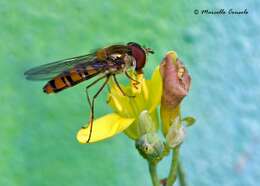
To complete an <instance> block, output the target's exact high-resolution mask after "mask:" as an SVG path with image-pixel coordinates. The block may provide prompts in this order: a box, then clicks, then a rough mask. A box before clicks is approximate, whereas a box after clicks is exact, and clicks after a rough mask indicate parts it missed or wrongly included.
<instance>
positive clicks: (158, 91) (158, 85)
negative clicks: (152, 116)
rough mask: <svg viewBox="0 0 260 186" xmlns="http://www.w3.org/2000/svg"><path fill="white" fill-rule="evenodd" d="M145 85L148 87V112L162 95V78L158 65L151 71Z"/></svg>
mask: <svg viewBox="0 0 260 186" xmlns="http://www.w3.org/2000/svg"><path fill="white" fill-rule="evenodd" d="M147 86H148V87H149V90H148V91H149V105H148V108H149V112H150V113H151V112H153V111H154V110H155V108H156V107H157V106H158V105H159V104H160V102H161V96H162V78H161V74H160V68H159V66H158V67H156V69H155V71H154V72H153V75H152V79H151V80H148V81H147Z"/></svg>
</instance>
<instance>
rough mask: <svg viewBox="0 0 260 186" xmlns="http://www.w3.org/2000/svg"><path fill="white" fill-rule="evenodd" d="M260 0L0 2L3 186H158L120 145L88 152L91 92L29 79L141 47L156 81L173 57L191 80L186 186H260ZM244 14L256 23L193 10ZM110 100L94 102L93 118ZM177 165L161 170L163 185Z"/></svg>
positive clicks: (119, 141)
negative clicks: (83, 139)
mask: <svg viewBox="0 0 260 186" xmlns="http://www.w3.org/2000/svg"><path fill="white" fill-rule="evenodd" d="M257 7H260V3H259V1H258V2H257V1H256V0H255V1H240V2H238V1H235V0H230V1H223V0H222V1H217V2H216V1H213V0H212V1H208V2H204V1H201V0H200V1H196V3H195V2H194V1H185V2H177V1H175V2H174V1H171V0H168V1H161V2H156V1H153V2H152V1H148V0H140V1H129V2H128V1H120V0H114V1H84V0H75V1H69V0H53V1H43V0H41V1H40V0H39V1H34V0H27V1H19V0H12V1H5V0H2V1H0V41H1V45H0V74H1V77H0V85H1V86H0V87H1V91H0V101H1V107H0V185H5V186H16V185H21V186H35V185H40V186H45V185H64V186H71V185H73V186H81V185H93V186H101V185H106V186H114V185H118V186H119V185H120V186H121V185H124V186H132V185H140V186H141V185H151V182H150V178H149V174H148V169H147V165H146V162H145V161H144V160H143V159H142V158H141V157H140V156H139V155H138V153H137V151H136V150H135V148H134V143H133V141H130V140H129V139H128V138H127V137H126V136H124V135H123V134H120V135H118V136H116V137H113V138H111V139H109V140H106V141H103V142H99V143H96V144H93V145H80V144H78V142H77V141H76V139H75V134H76V132H77V130H78V129H79V128H80V127H81V126H82V125H83V124H85V123H86V122H87V121H88V106H87V103H86V101H85V93H84V87H85V86H86V84H87V83H83V84H81V85H79V86H77V87H75V88H72V89H69V90H66V91H64V92H62V93H60V94H58V95H50V96H49V95H45V94H43V93H42V86H43V84H44V82H29V81H26V80H25V79H24V76H23V73H24V71H25V70H27V69H28V68H31V67H33V66H37V65H40V64H44V63H47V62H51V61H55V60H57V59H63V58H67V57H73V56H77V55H81V54H85V53H88V52H89V51H91V49H95V48H98V47H102V46H106V45H108V44H112V43H118V42H128V41H136V42H139V43H142V44H144V45H146V46H149V47H151V48H153V49H154V51H155V52H156V53H155V54H154V55H153V56H150V58H149V62H148V64H147V66H146V67H145V73H146V76H147V77H149V76H150V75H151V73H152V70H153V69H154V67H155V66H157V65H158V64H159V62H160V60H161V59H162V57H163V56H164V54H165V53H166V52H167V51H168V50H175V51H177V53H178V54H179V56H180V58H181V59H182V60H183V61H184V63H185V65H186V66H187V68H188V69H189V71H190V74H191V76H192V80H193V81H192V89H191V91H190V95H189V96H188V97H187V98H185V101H184V103H183V107H182V111H183V115H184V116H185V115H193V116H195V117H196V118H197V122H196V125H195V126H193V127H192V128H189V129H188V130H187V137H186V140H185V142H184V144H183V145H182V150H181V159H182V162H183V164H184V168H185V170H186V177H187V180H188V183H189V185H195V186H197V185H200V186H201V185H214V186H215V185H222V186H223V185H225V186H237V185H241V186H244V185H245V186H249V185H250V186H251V185H252V186H253V185H258V184H259V182H260V167H259V164H260V152H259V148H260V111H259V104H260V86H259V83H260V78H259V77H258V74H259V72H260V65H259V58H260V55H259V41H260V38H259V31H260V30H259V28H260V24H259V19H260V15H259V13H257V11H258V10H257ZM207 8H209V9H221V8H224V9H229V8H234V9H245V8H247V10H248V12H249V14H248V15H240V16H239V15H233V16H228V15H225V16H223V15H222V16H221V15H194V13H193V11H194V10H195V9H199V10H201V9H207ZM258 12H259V11H258ZM105 96H106V93H103V94H102V96H100V97H99V99H98V100H97V104H96V105H97V106H96V108H97V109H96V115H97V116H101V115H104V114H105V113H108V112H110V109H109V108H108V107H104V100H105ZM169 163H170V159H169V158H166V159H165V160H164V161H163V162H162V163H161V165H160V166H159V174H160V176H161V177H165V176H166V174H167V171H168V168H169Z"/></svg>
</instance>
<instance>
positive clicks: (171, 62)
mask: <svg viewBox="0 0 260 186" xmlns="http://www.w3.org/2000/svg"><path fill="white" fill-rule="evenodd" d="M160 72H161V76H162V79H163V95H162V104H163V106H165V107H167V108H169V109H175V108H176V107H177V106H178V105H179V104H180V102H181V101H182V99H183V98H184V97H185V96H186V95H187V94H188V92H189V88H190V83H191V78H190V75H189V74H188V71H187V70H186V68H185V67H184V65H183V64H182V63H181V61H180V60H179V59H178V58H177V55H176V53H175V52H169V53H168V54H167V55H166V57H165V59H164V60H163V62H162V63H161V65H160Z"/></svg>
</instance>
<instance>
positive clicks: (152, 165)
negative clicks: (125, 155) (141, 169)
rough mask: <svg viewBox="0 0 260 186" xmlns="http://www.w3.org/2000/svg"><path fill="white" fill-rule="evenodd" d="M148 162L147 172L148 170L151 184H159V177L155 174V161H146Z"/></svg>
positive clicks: (157, 185)
mask: <svg viewBox="0 0 260 186" xmlns="http://www.w3.org/2000/svg"><path fill="white" fill-rule="evenodd" d="M148 164H149V172H150V176H151V179H152V183H153V186H160V181H159V178H158V175H157V170H156V164H157V163H154V162H151V161H148Z"/></svg>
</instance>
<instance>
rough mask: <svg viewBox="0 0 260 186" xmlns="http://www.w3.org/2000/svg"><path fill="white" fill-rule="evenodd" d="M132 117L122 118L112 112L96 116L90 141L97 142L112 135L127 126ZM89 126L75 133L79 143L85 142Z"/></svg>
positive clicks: (131, 121)
mask: <svg viewBox="0 0 260 186" xmlns="http://www.w3.org/2000/svg"><path fill="white" fill-rule="evenodd" d="M134 120H135V119H134V118H123V117H121V116H119V115H118V114H115V113H112V114H108V115H105V116H103V117H101V118H98V119H96V120H95V121H94V123H93V128H92V135H91V139H90V143H93V142H97V141H100V140H103V139H106V138H109V137H112V136H114V135H116V134H118V133H120V132H122V131H123V130H125V129H126V128H127V127H129V126H130V125H131V124H132V123H133V122H134ZM89 131H90V127H88V128H85V129H83V128H82V129H80V130H79V131H78V134H77V140H78V141H79V143H86V142H87V140H88V137H89Z"/></svg>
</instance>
